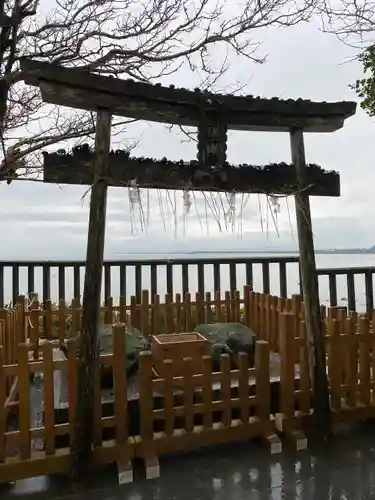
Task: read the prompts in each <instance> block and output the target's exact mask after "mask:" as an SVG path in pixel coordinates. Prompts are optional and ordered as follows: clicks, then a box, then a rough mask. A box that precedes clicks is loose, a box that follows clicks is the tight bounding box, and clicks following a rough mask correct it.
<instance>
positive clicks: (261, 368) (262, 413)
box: [247, 340, 271, 422]
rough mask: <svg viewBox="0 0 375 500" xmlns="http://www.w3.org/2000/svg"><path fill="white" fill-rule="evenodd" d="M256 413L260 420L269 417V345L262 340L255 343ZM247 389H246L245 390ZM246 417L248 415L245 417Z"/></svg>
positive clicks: (265, 419)
mask: <svg viewBox="0 0 375 500" xmlns="http://www.w3.org/2000/svg"><path fill="white" fill-rule="evenodd" d="M255 377H256V386H255V388H256V397H257V405H256V415H257V417H258V418H259V420H260V421H261V422H266V421H267V420H269V418H270V411H271V408H270V406H271V405H270V398H271V386H270V346H269V343H268V342H265V341H264V340H258V341H257V342H256V344H255ZM247 391H248V390H247ZM247 418H248V417H247Z"/></svg>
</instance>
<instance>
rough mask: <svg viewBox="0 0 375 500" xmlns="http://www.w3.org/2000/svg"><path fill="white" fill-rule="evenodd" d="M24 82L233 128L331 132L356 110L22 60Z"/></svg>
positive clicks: (82, 105)
mask: <svg viewBox="0 0 375 500" xmlns="http://www.w3.org/2000/svg"><path fill="white" fill-rule="evenodd" d="M21 70H22V72H23V78H24V81H25V82H26V83H27V84H30V85H34V86H39V87H40V90H41V93H42V97H43V100H44V101H46V102H49V103H51V104H57V105H62V106H68V107H74V108H78V109H84V110H88V111H97V110H98V109H99V108H105V109H109V110H110V111H111V112H112V113H113V114H114V115H119V116H126V117H129V118H135V119H140V120H149V121H155V122H162V123H171V124H176V125H186V126H198V124H199V123H200V120H201V119H202V110H203V111H204V113H205V116H206V117H207V120H208V121H215V120H217V119H219V120H221V121H225V122H226V123H227V126H228V128H229V129H232V130H263V131H277V132H280V131H285V132H288V131H290V130H291V129H294V128H299V129H301V128H302V129H303V130H304V131H305V132H333V131H335V130H338V129H340V128H341V127H342V126H343V124H344V120H345V119H346V118H349V117H350V116H352V115H354V114H355V111H356V103H355V102H335V103H327V102H312V101H308V100H304V99H297V100H293V99H287V100H282V99H278V98H272V99H263V98H260V97H253V96H233V95H221V94H213V93H210V92H204V91H198V90H196V91H192V90H187V89H183V88H175V87H173V86H171V87H163V86H161V85H159V84H156V85H152V84H148V83H141V82H136V81H134V80H120V79H115V78H111V77H106V76H99V75H96V74H93V73H90V72H88V71H85V70H82V69H77V68H64V67H62V66H59V65H56V64H49V63H43V62H39V61H34V60H30V59H22V60H21Z"/></svg>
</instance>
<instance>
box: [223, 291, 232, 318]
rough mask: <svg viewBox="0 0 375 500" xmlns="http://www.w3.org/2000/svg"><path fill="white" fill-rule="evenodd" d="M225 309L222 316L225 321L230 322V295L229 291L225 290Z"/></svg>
mask: <svg viewBox="0 0 375 500" xmlns="http://www.w3.org/2000/svg"><path fill="white" fill-rule="evenodd" d="M224 303H225V311H224V317H225V320H224V321H225V322H226V323H230V321H231V295H230V292H228V291H226V292H225V300H224Z"/></svg>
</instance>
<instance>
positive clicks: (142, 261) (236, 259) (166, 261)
mask: <svg viewBox="0 0 375 500" xmlns="http://www.w3.org/2000/svg"><path fill="white" fill-rule="evenodd" d="M223 253H225V252H223ZM249 261H250V262H252V263H254V264H262V263H270V264H278V263H279V262H285V263H293V262H299V258H298V257H296V256H289V257H278V256H277V255H275V257H246V256H241V257H225V258H222V257H207V258H206V257H204V258H202V257H199V258H194V257H189V258H186V257H185V258H182V259H175V258H172V259H168V258H166V259H147V258H142V259H131V260H130V259H119V260H113V259H111V260H105V261H104V265H107V266H120V265H127V266H135V265H139V264H143V265H153V264H154V265H158V266H162V265H167V264H174V265H183V264H195V263H205V264H210V263H213V264H214V263H220V264H230V263H233V262H235V263H238V264H241V263H246V262H249ZM85 264H86V261H85V260H1V261H0V266H17V265H18V266H20V267H25V266H50V267H58V266H74V265H75V266H84V265H85Z"/></svg>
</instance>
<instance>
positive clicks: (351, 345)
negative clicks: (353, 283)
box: [344, 317, 358, 406]
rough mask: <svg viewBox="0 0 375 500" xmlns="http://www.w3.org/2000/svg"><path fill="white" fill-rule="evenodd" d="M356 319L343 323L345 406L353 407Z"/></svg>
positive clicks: (355, 364)
mask: <svg viewBox="0 0 375 500" xmlns="http://www.w3.org/2000/svg"><path fill="white" fill-rule="evenodd" d="M356 327H357V325H356V318H353V317H349V318H346V319H345V322H344V332H345V338H346V339H347V342H346V343H347V346H348V353H347V362H346V367H347V375H346V379H347V380H346V383H347V384H348V393H347V398H346V404H347V405H348V406H355V404H356V386H357V376H358V336H357V335H356V333H355V331H356Z"/></svg>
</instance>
